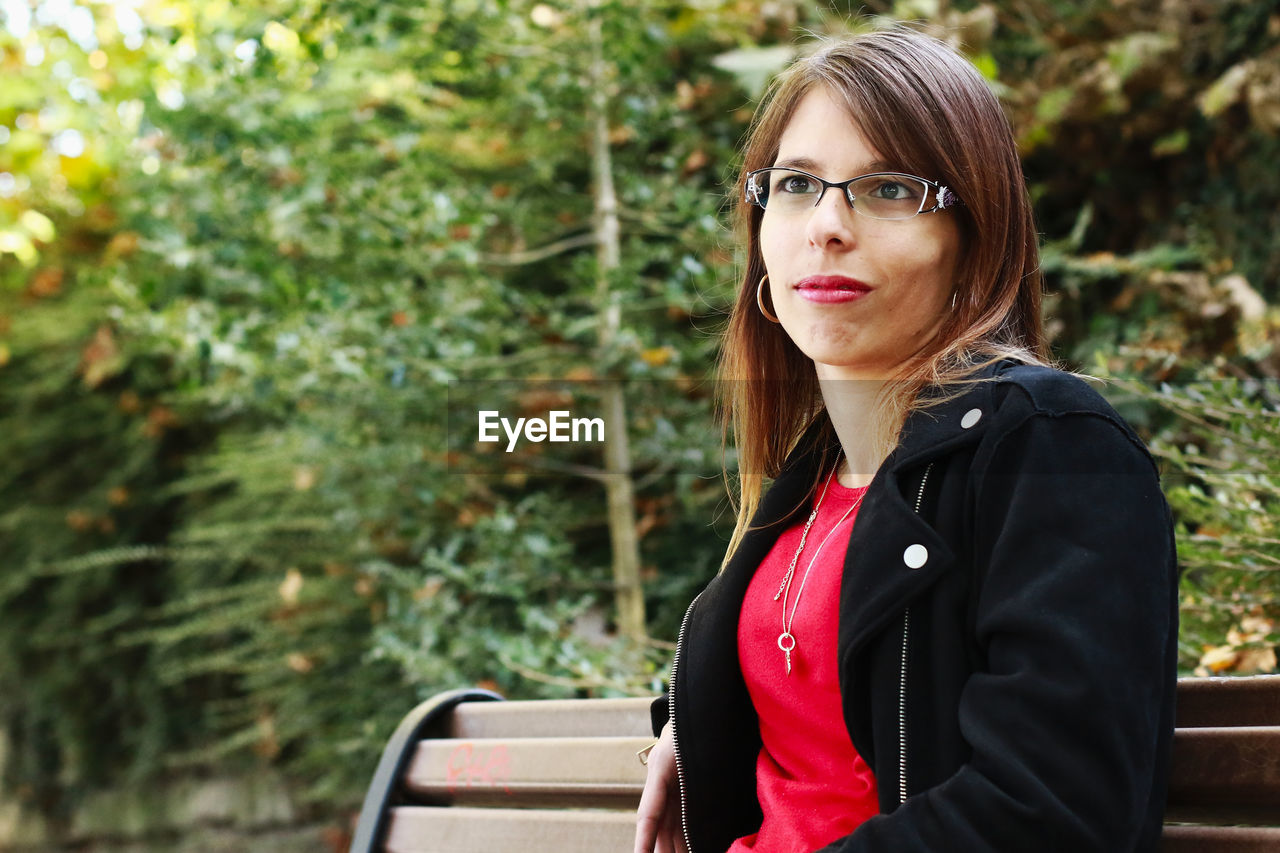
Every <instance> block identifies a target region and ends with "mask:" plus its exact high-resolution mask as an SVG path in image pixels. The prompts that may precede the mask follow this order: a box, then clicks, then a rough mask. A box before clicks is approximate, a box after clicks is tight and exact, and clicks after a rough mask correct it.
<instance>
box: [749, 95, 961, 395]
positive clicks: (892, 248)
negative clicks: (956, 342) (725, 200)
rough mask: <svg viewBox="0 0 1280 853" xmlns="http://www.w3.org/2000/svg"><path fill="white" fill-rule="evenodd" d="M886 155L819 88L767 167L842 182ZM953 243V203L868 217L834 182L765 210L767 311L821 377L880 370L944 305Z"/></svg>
mask: <svg viewBox="0 0 1280 853" xmlns="http://www.w3.org/2000/svg"><path fill="white" fill-rule="evenodd" d="M884 159H885V157H884V155H883V153H882V152H879V151H876V150H875V149H873V148H872V147H871V146H870V144H869V143H868V142H867V140H866V139H865V138H864V137H863V135H862V133H861V132H859V130H858V129H857V128H856V127H855V126H854V124H853V122H852V121H850V120H849V117H848V115H847V114H846V112H845V110H844V108H842V107H841V106H840V105H838V104H837V103H836V102H835V101H834V100H833V99H832V98H831V96H830V95H829V94H828V93H827V90H826V89H825V88H823V87H820V86H819V87H815V88H814V89H813V90H811V91H810V92H809V93H808V94H807V95H805V97H804V98H803V99H802V100H801V101H800V104H799V105H798V107H797V109H796V112H795V114H794V116H793V117H792V119H791V122H790V124H788V125H787V129H786V131H785V132H784V133H783V134H782V140H781V143H780V147H779V149H778V157H777V160H776V162H775V163H774V164H773V165H787V166H793V167H795V168H797V169H802V170H804V171H806V172H810V173H812V174H814V175H817V176H819V177H822V178H825V179H826V180H828V181H843V180H846V179H848V178H852V177H855V176H857V175H863V174H867V173H869V172H879V171H885V170H887V169H892V168H894V167H893V166H891V165H889V164H885V163H879V162H877V161H881V160H884ZM920 177H922V178H927V179H930V180H934V179H936V177H937V176H934V175H920ZM928 206H931V204H930V205H926V207H928ZM959 246H960V234H959V229H958V227H957V225H956V222H955V219H954V216H953V214H952V213H951V212H950V211H946V210H943V211H938V212H936V213H921V214H920V215H918V216H915V217H913V218H911V219H902V220H879V219H872V218H870V217H867V216H863V215H862V214H859V213H855V212H854V211H853V209H852V208H851V207H850V206H849V203H848V201H847V200H846V197H845V195H844V194H843V193H842V192H840V191H839V190H835V189H828V190H827V191H826V193H825V194H824V195H823V197H822V201H821V202H819V204H818V205H817V206H816V207H814V208H811V209H804V210H801V211H798V212H788V211H785V210H782V211H779V210H776V209H775V210H769V209H766V210H765V212H764V217H763V220H762V222H761V225H760V251H761V253H762V255H763V258H764V264H765V268H766V271H767V272H768V273H769V281H768V284H767V289H768V291H769V294H770V295H771V296H772V298H773V306H774V311H775V313H776V314H777V317H778V320H779V321H780V322H781V323H782V328H783V329H784V330H786V333H787V334H788V335H789V336H790V337H791V340H792V341H793V342H794V343H795V345H796V346H797V347H799V348H800V351H801V352H803V353H804V354H805V355H806V356H808V357H809V358H811V359H813V361H814V363H815V365H816V367H817V373H818V377H819V378H822V379H881V378H885V377H887V376H889V375H891V374H892V373H893V371H894V369H895V368H897V367H898V366H899V365H901V364H902V362H903V361H904V360H905V359H906V358H907V357H909V356H910V355H911V354H912V353H914V352H915V351H916V350H918V349H919V348H920V347H921V346H923V345H924V344H925V343H926V342H928V341H929V339H930V338H931V337H932V336H933V334H934V332H935V331H936V330H937V328H938V326H939V325H940V324H941V321H942V318H943V316H944V313H945V311H946V310H947V309H948V307H949V305H950V300H951V292H952V287H953V284H954V274H955V269H956V261H957V256H958V253H959Z"/></svg>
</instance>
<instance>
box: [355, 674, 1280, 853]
mask: <svg viewBox="0 0 1280 853" xmlns="http://www.w3.org/2000/svg"><path fill="white" fill-rule="evenodd" d="M501 698H502V697H500V696H498V695H497V694H495V693H491V692H488V691H484V690H455V691H451V692H449V693H442V694H440V695H438V696H435V697H434V698H432V699H430V700H428V701H426V702H424V703H422V704H421V705H419V706H418V707H417V708H415V709H414V710H413V711H412V712H411V713H410V714H409V715H408V716H407V717H405V719H404V720H403V721H402V722H401V723H400V726H399V727H398V728H397V729H396V732H395V734H394V735H392V737H391V740H390V742H389V743H388V744H387V746H386V749H385V750H384V751H383V754H382V759H381V761H380V762H379V763H378V769H377V771H376V773H375V774H374V778H373V782H372V783H371V784H370V786H369V791H368V793H367V794H366V796H365V801H364V807H363V809H362V810H361V812H360V821H359V824H358V825H357V828H356V833H355V838H354V841H353V842H352V845H351V853H374V851H389V852H390V853H443V851H448V852H449V853H468V851H486V853H489V851H520V853H540V851H547V853H551V851H555V853H608V851H629V850H630V849H631V846H632V839H633V837H634V833H635V829H634V827H635V809H636V805H637V804H638V803H639V801H640V792H641V790H642V789H643V787H644V777H645V768H644V767H643V766H641V764H640V762H639V761H638V760H637V758H636V752H637V751H638V750H640V749H642V748H644V747H645V746H647V745H648V744H650V743H651V742H652V741H653V737H652V735H651V733H650V727H649V703H650V700H649V699H571V700H543V701H537V702H507V701H498V700H501ZM1165 820H1166V824H1165V831H1164V839H1163V844H1162V849H1163V850H1164V851H1167V853H1275V852H1276V851H1280V675H1276V676H1251V677H1243V678H1187V679H1180V680H1179V682H1178V715H1177V730H1176V732H1175V735H1174V748H1173V760H1172V768H1171V776H1170V782H1169V798H1168V806H1167V813H1166V817H1165ZM1229 824H1236V825H1234V826H1231V825H1229Z"/></svg>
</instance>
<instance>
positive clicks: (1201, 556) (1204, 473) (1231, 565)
mask: <svg viewBox="0 0 1280 853" xmlns="http://www.w3.org/2000/svg"><path fill="white" fill-rule="evenodd" d="M1123 386H1124V387H1125V388H1127V389H1129V390H1130V391H1132V392H1134V393H1136V394H1137V395H1138V396H1139V397H1141V398H1143V399H1145V400H1147V401H1149V402H1153V403H1155V404H1157V405H1159V406H1160V407H1161V409H1162V410H1165V411H1168V412H1171V413H1173V414H1174V415H1176V418H1175V419H1173V420H1172V421H1170V422H1169V423H1168V425H1167V426H1166V427H1165V428H1164V429H1162V430H1161V431H1160V434H1159V435H1158V436H1157V437H1156V439H1155V440H1154V441H1153V442H1152V450H1153V451H1154V452H1155V453H1156V455H1157V456H1158V457H1159V458H1160V459H1161V460H1162V461H1163V462H1164V465H1165V491H1166V495H1167V497H1168V499H1169V503H1170V505H1171V507H1172V508H1173V511H1174V513H1175V515H1176V516H1177V517H1178V519H1179V524H1178V528H1177V532H1178V556H1179V561H1180V565H1181V567H1182V570H1183V572H1184V576H1183V582H1182V595H1183V601H1182V631H1181V638H1180V643H1181V658H1182V660H1181V666H1182V667H1183V668H1185V670H1186V671H1194V672H1196V674H1198V675H1210V674H1219V673H1223V672H1225V671H1233V670H1234V671H1240V672H1252V671H1258V670H1263V671H1268V670H1274V669H1275V667H1276V655H1275V647H1276V645H1277V642H1280V630H1278V629H1277V625H1280V595H1278V594H1277V593H1278V592H1280V585H1278V584H1277V583H1276V577H1277V573H1280V548H1278V547H1277V546H1280V522H1278V521H1277V519H1280V513H1278V512H1277V508H1278V506H1280V469H1278V468H1277V463H1276V459H1277V457H1276V453H1275V449H1276V448H1277V447H1278V446H1280V397H1278V396H1277V395H1276V389H1275V386H1274V383H1272V382H1260V381H1257V380H1240V379H1218V380H1212V381H1200V382H1192V383H1188V384H1184V385H1178V386H1172V385H1162V386H1160V387H1158V388H1152V387H1150V386H1148V385H1145V384H1143V383H1133V382H1126V383H1123Z"/></svg>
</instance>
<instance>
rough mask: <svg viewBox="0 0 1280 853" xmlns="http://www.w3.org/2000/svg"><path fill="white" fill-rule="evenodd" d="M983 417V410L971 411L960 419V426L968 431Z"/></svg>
mask: <svg viewBox="0 0 1280 853" xmlns="http://www.w3.org/2000/svg"><path fill="white" fill-rule="evenodd" d="M981 417H982V409H970V410H969V411H967V412H965V413H964V417H963V418H961V419H960V426H962V427H964V428H965V429H968V428H969V427H971V426H973V425H974V424H976V423H977V422H978V419H979V418H981Z"/></svg>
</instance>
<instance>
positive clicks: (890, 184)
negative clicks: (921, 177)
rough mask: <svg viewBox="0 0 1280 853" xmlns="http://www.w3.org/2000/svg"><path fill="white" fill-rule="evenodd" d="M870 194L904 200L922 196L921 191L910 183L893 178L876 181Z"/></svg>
mask: <svg viewBox="0 0 1280 853" xmlns="http://www.w3.org/2000/svg"><path fill="white" fill-rule="evenodd" d="M868 195H870V196H871V197H872V198H878V199H883V200H885V201H902V200H905V199H917V198H919V197H920V195H919V191H918V190H917V189H916V188H914V187H912V186H911V185H910V184H904V183H903V182H902V181H895V180H893V179H891V178H882V179H880V180H878V181H876V184H875V186H873V187H872V188H871V191H870V192H869V193H868Z"/></svg>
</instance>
